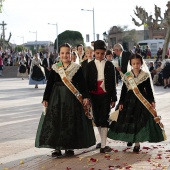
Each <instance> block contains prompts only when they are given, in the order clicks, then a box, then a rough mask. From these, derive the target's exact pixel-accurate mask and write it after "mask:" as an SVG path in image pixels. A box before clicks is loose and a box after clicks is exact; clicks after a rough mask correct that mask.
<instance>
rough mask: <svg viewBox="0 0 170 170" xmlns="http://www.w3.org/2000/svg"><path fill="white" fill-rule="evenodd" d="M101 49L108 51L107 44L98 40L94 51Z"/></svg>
mask: <svg viewBox="0 0 170 170" xmlns="http://www.w3.org/2000/svg"><path fill="white" fill-rule="evenodd" d="M97 49H101V50H106V49H107V47H106V43H105V42H104V41H103V40H97V41H95V42H94V50H97Z"/></svg>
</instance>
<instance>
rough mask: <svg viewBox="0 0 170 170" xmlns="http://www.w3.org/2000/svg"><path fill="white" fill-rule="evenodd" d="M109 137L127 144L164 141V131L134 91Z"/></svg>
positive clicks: (131, 92)
mask: <svg viewBox="0 0 170 170" xmlns="http://www.w3.org/2000/svg"><path fill="white" fill-rule="evenodd" d="M108 137H109V138H111V139H114V140H120V141H125V142H133V143H135V142H136V143H137V142H145V141H148V142H153V143H155V142H161V141H164V136H163V133H162V129H161V128H160V127H159V125H158V124H156V123H155V121H154V119H153V116H152V115H151V113H150V112H149V111H148V110H147V109H146V107H145V106H144V105H143V104H142V103H141V102H140V101H139V99H138V98H137V97H136V96H135V94H134V93H133V91H132V90H130V91H129V92H128V93H127V95H126V99H125V102H124V105H123V109H122V111H120V112H119V116H118V120H117V122H112V123H111V125H110V129H109V132H108Z"/></svg>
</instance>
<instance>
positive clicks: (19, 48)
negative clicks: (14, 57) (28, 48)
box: [15, 45, 25, 52]
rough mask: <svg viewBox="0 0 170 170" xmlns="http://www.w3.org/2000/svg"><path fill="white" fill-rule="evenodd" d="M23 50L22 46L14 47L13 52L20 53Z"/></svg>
mask: <svg viewBox="0 0 170 170" xmlns="http://www.w3.org/2000/svg"><path fill="white" fill-rule="evenodd" d="M24 49H25V48H24V46H23V45H17V46H16V47H15V51H18V52H21V51H23V50H24Z"/></svg>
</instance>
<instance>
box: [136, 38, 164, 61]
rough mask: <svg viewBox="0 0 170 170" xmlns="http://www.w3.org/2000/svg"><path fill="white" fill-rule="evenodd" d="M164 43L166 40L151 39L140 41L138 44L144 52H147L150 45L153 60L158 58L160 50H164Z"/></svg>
mask: <svg viewBox="0 0 170 170" xmlns="http://www.w3.org/2000/svg"><path fill="white" fill-rule="evenodd" d="M164 41H165V40H163V39H150V40H142V41H139V42H138V44H139V45H140V47H141V50H142V51H143V50H145V49H146V45H148V46H149V48H150V49H151V57H152V58H153V57H155V56H157V51H158V49H159V48H163V44H164Z"/></svg>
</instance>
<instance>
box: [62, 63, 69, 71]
mask: <svg viewBox="0 0 170 170" xmlns="http://www.w3.org/2000/svg"><path fill="white" fill-rule="evenodd" d="M70 65H71V62H70V63H69V64H68V65H67V66H66V67H65V66H64V64H63V68H64V70H67V68H68V67H69V66H70Z"/></svg>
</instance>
